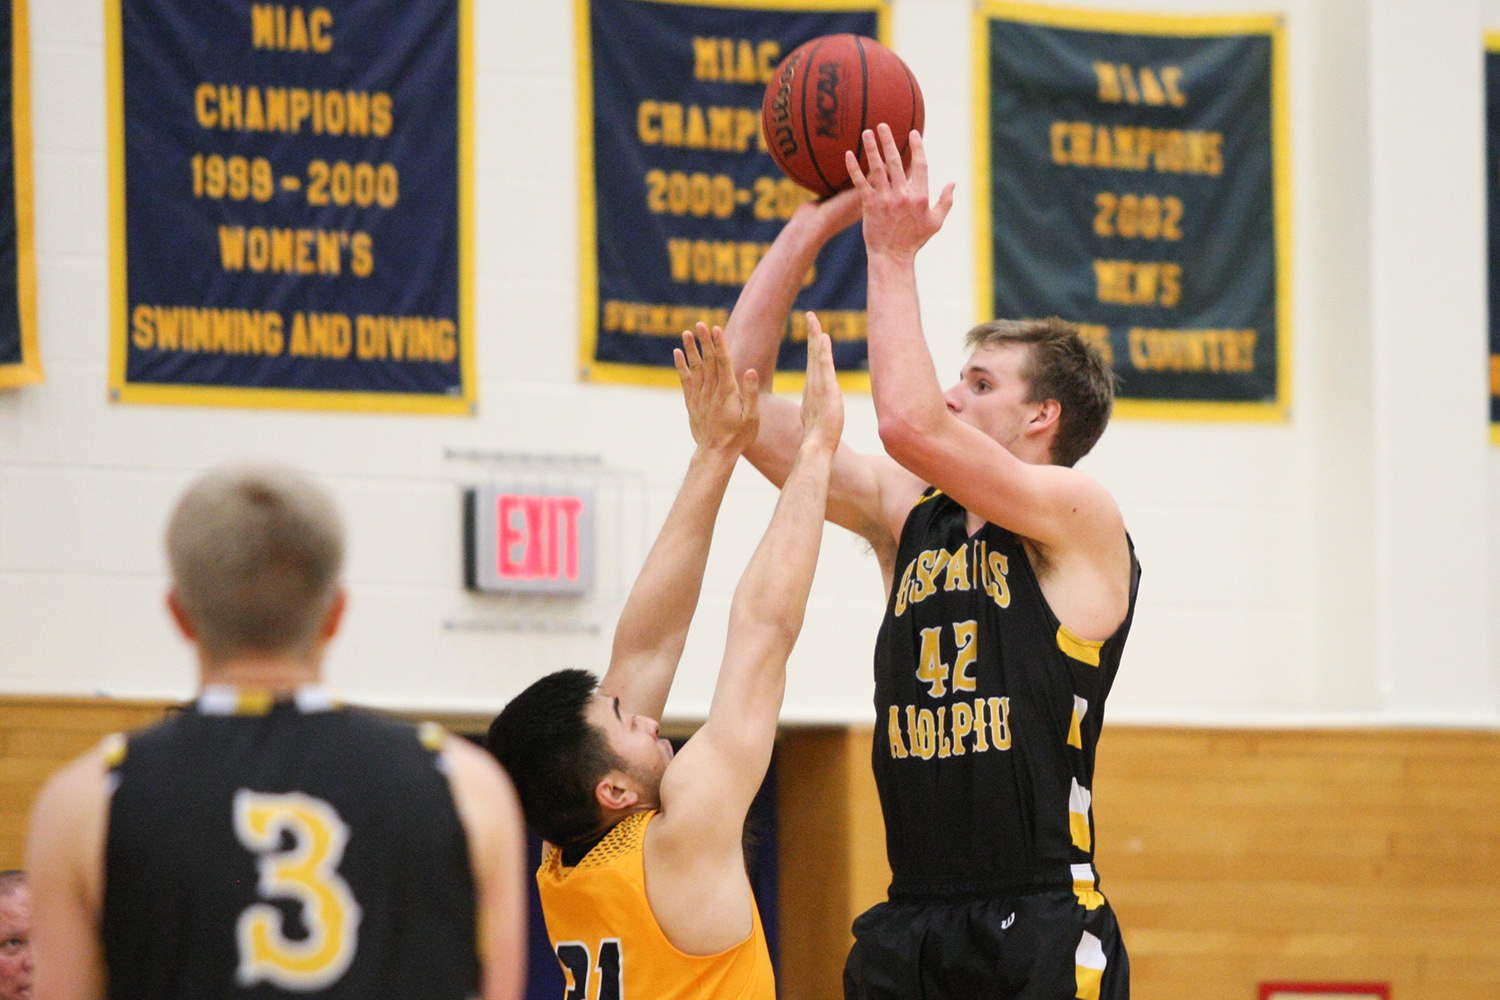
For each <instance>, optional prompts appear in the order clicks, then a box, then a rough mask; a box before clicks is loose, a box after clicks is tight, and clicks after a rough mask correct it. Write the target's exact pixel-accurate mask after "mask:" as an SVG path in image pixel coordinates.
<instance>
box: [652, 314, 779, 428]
mask: <svg viewBox="0 0 1500 1000" xmlns="http://www.w3.org/2000/svg"><path fill="white" fill-rule="evenodd" d="M672 360H673V362H675V363H676V365H677V377H678V379H679V380H680V381H681V382H682V397H683V400H684V401H685V402H686V403H687V409H688V426H689V427H690V428H691V429H692V432H693V441H694V442H696V443H697V445H698V446H699V447H700V448H719V449H725V450H729V451H733V452H735V453H739V452H742V451H744V450H745V449H746V448H747V447H749V445H750V444H751V443H752V442H754V440H755V435H756V432H757V431H758V430H759V429H760V376H759V375H757V374H756V373H755V371H754V370H753V369H751V370H749V371H746V372H745V378H744V381H743V383H741V382H739V381H737V380H736V379H735V377H734V364H733V362H731V361H730V358H729V350H728V348H726V347H725V346H724V331H723V330H721V329H720V328H719V327H717V326H716V327H714V328H713V329H712V330H710V329H709V328H708V325H707V324H706V323H699V324H698V335H697V336H696V337H694V336H693V334H692V332H690V331H686V330H685V331H683V334H682V347H680V348H676V349H674V350H673V351H672Z"/></svg>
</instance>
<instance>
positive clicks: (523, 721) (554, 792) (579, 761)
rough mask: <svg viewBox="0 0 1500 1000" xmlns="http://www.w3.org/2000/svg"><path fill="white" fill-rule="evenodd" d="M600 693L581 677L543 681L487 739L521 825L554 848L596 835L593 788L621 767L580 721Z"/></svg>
mask: <svg viewBox="0 0 1500 1000" xmlns="http://www.w3.org/2000/svg"><path fill="white" fill-rule="evenodd" d="M598 685H599V680H598V678H596V677H595V676H594V675H593V674H591V673H589V672H588V671H587V670H559V671H557V672H556V673H552V674H548V675H547V676H546V677H543V678H542V679H541V680H539V681H537V682H536V683H535V684H533V685H531V687H529V688H527V689H526V690H525V691H522V692H521V693H520V694H518V695H516V696H515V697H514V698H512V699H511V701H510V704H508V705H506V706H505V708H504V709H502V710H501V712H500V714H499V715H497V716H495V721H494V722H491V723H490V731H489V734H488V735H487V736H486V737H485V746H487V747H488V748H489V751H490V753H492V754H494V755H495V758H496V759H497V760H499V761H500V764H501V766H503V767H504V768H505V770H506V771H508V772H510V778H511V780H512V781H513V782H515V785H516V792H517V793H518V794H519V795H520V797H521V809H522V811H523V812H525V814H526V822H527V824H528V825H530V826H531V828H532V829H533V830H535V831H536V832H537V833H538V834H539V835H540V836H541V837H542V838H543V839H545V840H548V841H550V842H551V843H554V844H557V845H558V846H560V847H561V846H567V845H569V844H573V843H576V842H578V841H580V840H583V839H584V838H586V837H588V836H589V835H591V834H594V833H597V832H599V829H600V827H602V826H603V825H604V814H603V812H602V811H601V810H600V808H599V802H598V800H597V799H595V798H594V786H595V785H596V784H597V783H598V781H599V779H600V778H602V777H603V776H604V775H605V774H607V773H608V772H609V771H611V770H613V769H615V768H617V767H620V766H622V765H621V763H620V761H619V759H618V758H617V757H616V756H615V753H614V751H612V750H611V749H610V748H609V743H608V742H607V741H606V740H605V738H604V734H603V733H601V732H600V731H599V730H598V729H596V728H595V727H593V726H592V725H590V724H589V722H588V720H587V719H585V718H584V712H585V710H586V709H587V708H588V704H589V698H590V696H592V695H593V693H594V689H595V688H596V687H598Z"/></svg>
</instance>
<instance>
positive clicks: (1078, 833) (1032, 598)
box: [873, 489, 1140, 899]
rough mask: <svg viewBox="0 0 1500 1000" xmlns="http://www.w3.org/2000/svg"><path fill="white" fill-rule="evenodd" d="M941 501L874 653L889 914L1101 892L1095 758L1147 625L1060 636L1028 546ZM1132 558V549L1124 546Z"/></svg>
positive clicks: (910, 546)
mask: <svg viewBox="0 0 1500 1000" xmlns="http://www.w3.org/2000/svg"><path fill="white" fill-rule="evenodd" d="M966 518H967V512H966V511H965V510H964V508H963V507H961V506H959V504H958V503H956V502H955V501H954V500H952V499H951V498H950V497H948V496H947V495H945V494H944V493H942V492H941V491H939V490H937V489H928V491H927V492H926V493H924V494H923V496H922V499H921V500H919V501H918V502H917V505H916V506H915V507H914V508H913V509H912V511H911V513H910V514H909V515H908V517H907V520H906V525H905V527H904V528H903V529H902V532H901V543H900V546H899V548H898V551H897V556H896V571H895V582H894V585H893V587H892V591H891V596H890V602H889V604H888V605H887V607H886V613H885V621H884V623H883V624H882V626H881V629H880V637H879V639H878V640H877V642H876V647H875V709H876V712H877V713H878V715H877V722H876V730H875V747H874V753H873V757H874V768H875V781H876V784H877V786H878V788H879V792H880V805H881V809H882V811H883V812H884V814H885V829H886V852H887V854H888V856H889V858H890V863H891V871H892V874H893V876H894V878H893V880H892V883H891V898H892V899H902V898H907V899H914V898H943V897H960V896H974V895H982V894H994V893H1005V892H1015V891H1025V890H1027V889H1028V888H1033V887H1035V888H1041V887H1044V886H1068V885H1072V886H1073V887H1074V888H1075V889H1077V890H1078V891H1079V892H1080V893H1082V892H1085V891H1087V892H1094V891H1095V890H1097V881H1096V876H1095V874H1094V871H1093V867H1092V862H1093V812H1092V809H1091V808H1090V804H1091V787H1092V781H1093V774H1094V747H1095V744H1096V743H1097V741H1098V738H1099V726H1100V723H1101V721H1102V719H1103V715H1104V699H1105V697H1106V696H1107V695H1108V694H1109V689H1110V685H1111V684H1112V683H1113V681H1114V677H1115V671H1116V669H1117V668H1118V666H1119V663H1120V651H1121V648H1122V647H1123V646H1124V644H1125V637H1126V634H1127V633H1128V632H1129V631H1130V621H1131V616H1132V615H1133V614H1134V611H1135V596H1136V585H1137V583H1138V581H1139V578H1140V566H1139V564H1138V563H1137V562H1136V560H1135V552H1134V547H1132V549H1131V558H1130V563H1131V579H1130V606H1129V610H1128V611H1127V612H1126V615H1125V620H1124V622H1123V623H1122V624H1121V625H1120V627H1119V629H1118V630H1117V631H1116V632H1115V634H1114V635H1113V636H1112V637H1110V638H1109V639H1108V640H1106V641H1104V642H1102V643H1100V642H1086V641H1084V640H1081V639H1079V638H1077V637H1076V636H1074V635H1073V634H1072V633H1071V632H1069V631H1068V630H1067V629H1066V628H1064V627H1062V625H1061V624H1060V623H1059V622H1058V620H1057V617H1056V616H1055V615H1054V614H1053V613H1052V609H1051V608H1049V607H1048V605H1047V602H1046V600H1045V599H1044V598H1043V596H1042V591H1041V587H1040V586H1039V585H1038V583H1037V579H1036V576H1035V574H1034V573H1033V571H1032V566H1031V562H1030V560H1029V559H1028V558H1027V555H1026V552H1025V549H1024V548H1023V547H1022V545H1021V540H1020V538H1018V537H1017V536H1016V535H1014V534H1013V533H1011V532H1010V531H1007V530H1005V529H1004V528H1001V527H998V526H996V525H994V524H988V523H986V524H985V525H984V526H983V527H981V528H980V529H979V531H978V532H976V533H975V534H974V535H973V536H972V537H970V535H969V534H968V531H967V526H966V524H965V520H966ZM1127 542H1128V539H1127Z"/></svg>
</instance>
